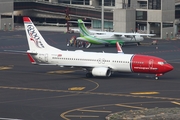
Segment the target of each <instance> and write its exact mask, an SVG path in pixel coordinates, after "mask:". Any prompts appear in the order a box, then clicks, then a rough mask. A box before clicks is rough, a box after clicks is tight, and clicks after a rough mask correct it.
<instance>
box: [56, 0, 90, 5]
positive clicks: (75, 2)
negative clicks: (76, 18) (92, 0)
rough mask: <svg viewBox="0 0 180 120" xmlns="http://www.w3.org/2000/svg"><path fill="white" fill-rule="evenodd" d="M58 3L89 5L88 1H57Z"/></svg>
mask: <svg viewBox="0 0 180 120" xmlns="http://www.w3.org/2000/svg"><path fill="white" fill-rule="evenodd" d="M58 3H65V4H77V5H89V0H58Z"/></svg>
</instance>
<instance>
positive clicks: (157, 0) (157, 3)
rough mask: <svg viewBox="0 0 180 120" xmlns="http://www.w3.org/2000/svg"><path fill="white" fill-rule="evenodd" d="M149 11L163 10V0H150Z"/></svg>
mask: <svg viewBox="0 0 180 120" xmlns="http://www.w3.org/2000/svg"><path fill="white" fill-rule="evenodd" d="M148 9H155V10H161V0H148Z"/></svg>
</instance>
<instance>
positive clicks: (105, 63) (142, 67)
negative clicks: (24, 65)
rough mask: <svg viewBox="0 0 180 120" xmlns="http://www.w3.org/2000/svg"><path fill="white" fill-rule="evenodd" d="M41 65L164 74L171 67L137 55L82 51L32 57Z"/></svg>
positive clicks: (163, 62)
mask: <svg viewBox="0 0 180 120" xmlns="http://www.w3.org/2000/svg"><path fill="white" fill-rule="evenodd" d="M34 57H35V58H36V59H38V61H41V62H43V63H48V64H53V65H59V66H70V67H86V68H88V67H89V68H95V67H106V68H111V70H112V71H118V72H136V73H152V74H164V73H166V72H168V71H171V70H172V69H173V67H172V66H171V65H170V64H168V63H166V61H165V60H163V59H161V58H158V57H154V56H146V55H138V54H117V53H94V52H83V51H59V52H56V53H52V52H51V53H48V52H42V53H38V54H37V55H35V56H34Z"/></svg>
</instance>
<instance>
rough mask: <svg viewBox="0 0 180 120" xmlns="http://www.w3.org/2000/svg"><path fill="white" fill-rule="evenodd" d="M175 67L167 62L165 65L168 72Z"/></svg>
mask: <svg viewBox="0 0 180 120" xmlns="http://www.w3.org/2000/svg"><path fill="white" fill-rule="evenodd" d="M173 69H174V67H173V66H172V65H170V64H166V65H165V70H166V72H169V71H171V70H173Z"/></svg>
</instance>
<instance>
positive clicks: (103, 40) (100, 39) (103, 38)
mask: <svg viewBox="0 0 180 120" xmlns="http://www.w3.org/2000/svg"><path fill="white" fill-rule="evenodd" d="M78 39H79V40H83V41H88V42H90V43H92V44H116V42H117V41H118V42H119V43H122V44H123V43H138V42H141V41H143V40H144V38H143V37H141V36H139V35H136V36H131V35H122V36H118V35H114V34H113V33H101V34H100V33H99V34H98V33H96V34H92V35H88V36H82V37H79V38H78Z"/></svg>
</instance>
